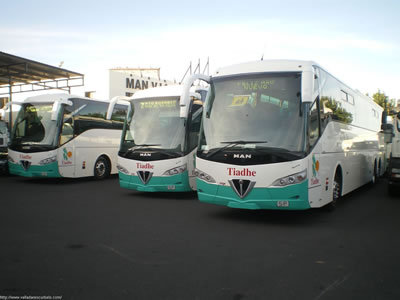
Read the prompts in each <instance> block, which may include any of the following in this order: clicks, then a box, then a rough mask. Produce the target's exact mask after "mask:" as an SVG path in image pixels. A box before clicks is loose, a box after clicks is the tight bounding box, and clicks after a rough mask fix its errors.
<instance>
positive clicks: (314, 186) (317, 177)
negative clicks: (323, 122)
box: [308, 97, 322, 207]
mask: <svg viewBox="0 0 400 300" xmlns="http://www.w3.org/2000/svg"><path fill="white" fill-rule="evenodd" d="M320 131H321V127H320V117H319V97H317V98H316V99H315V101H314V103H313V104H311V108H310V110H309V115H308V145H309V147H310V149H312V150H311V153H310V155H309V161H308V178H309V181H308V190H309V193H308V195H309V203H310V206H311V207H319V206H321V204H320V202H321V199H322V195H321V192H322V176H321V169H320V166H321V162H320V161H321V143H319V141H320V136H321V133H320Z"/></svg>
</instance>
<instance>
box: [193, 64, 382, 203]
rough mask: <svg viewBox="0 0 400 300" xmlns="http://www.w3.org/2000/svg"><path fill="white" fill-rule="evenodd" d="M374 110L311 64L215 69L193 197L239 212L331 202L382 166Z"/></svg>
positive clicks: (373, 105) (369, 178)
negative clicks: (195, 194) (241, 210)
mask: <svg viewBox="0 0 400 300" xmlns="http://www.w3.org/2000/svg"><path fill="white" fill-rule="evenodd" d="M381 114H382V108H381V107H380V106H379V105H377V104H376V103H375V102H374V101H373V100H372V99H371V98H369V97H366V96H364V95H362V94H361V93H360V92H358V91H355V90H353V89H351V88H349V87H348V86H347V85H345V84H343V83H342V82H341V81H339V80H338V79H336V78H335V77H333V76H332V75H331V74H329V73H328V72H327V71H325V70H324V69H323V68H321V67H320V66H319V65H317V64H316V63H314V62H310V61H288V60H270V61H268V60H264V61H257V62H250V63H244V64H239V65H234V66H230V67H226V68H222V69H220V70H218V71H217V72H216V74H215V75H214V76H212V77H211V82H210V92H209V95H208V97H207V100H206V104H205V112H204V114H203V120H202V130H201V132H200V141H199V146H198V151H197V161H196V165H197V166H196V167H197V170H196V175H197V177H198V179H197V191H198V197H199V199H200V201H203V202H208V203H213V204H219V205H225V206H228V207H233V208H243V209H294V210H300V209H308V208H312V207H322V206H325V205H329V207H334V206H335V204H336V201H337V199H338V198H339V197H340V196H342V195H345V194H347V193H349V192H351V191H353V190H354V189H356V188H358V187H360V186H362V185H363V184H366V183H368V182H371V181H372V182H374V181H375V180H376V179H377V177H378V176H379V175H381V174H382V173H383V171H384V170H383V167H381V166H382V165H383V148H382V147H383V143H381V141H380V137H379V135H378V132H379V131H380V126H381Z"/></svg>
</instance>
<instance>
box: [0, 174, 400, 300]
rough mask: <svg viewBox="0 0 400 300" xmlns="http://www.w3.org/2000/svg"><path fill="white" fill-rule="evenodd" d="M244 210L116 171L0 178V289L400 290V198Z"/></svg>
mask: <svg viewBox="0 0 400 300" xmlns="http://www.w3.org/2000/svg"><path fill="white" fill-rule="evenodd" d="M386 184H387V182H386V181H385V180H381V181H380V182H379V183H378V184H377V185H375V186H366V187H363V188H361V189H359V190H357V191H355V192H353V193H351V194H350V195H348V196H346V197H344V198H343V199H341V201H340V203H339V204H338V207H337V209H336V210H335V211H333V212H327V211H325V210H323V209H313V210H307V211H249V210H237V209H231V208H226V207H219V206H213V205H209V204H204V203H201V202H199V201H198V200H197V199H196V194H195V193H180V194H176V193H148V194H145V193H139V192H135V191H130V190H125V189H121V188H120V187H119V184H118V178H117V177H112V178H110V179H107V180H105V181H95V180H93V179H55V180H54V179H49V180H45V179H40V180H39V179H27V178H19V177H12V176H8V177H7V176H3V177H0V190H1V195H0V238H1V241H0V245H1V247H0V270H1V272H0V296H8V295H18V296H24V295H52V296H62V298H63V299H234V300H239V299H400V276H399V270H400V238H399V234H398V231H399V229H400V197H399V196H395V197H389V196H388V194H387V192H386V190H387V186H386Z"/></svg>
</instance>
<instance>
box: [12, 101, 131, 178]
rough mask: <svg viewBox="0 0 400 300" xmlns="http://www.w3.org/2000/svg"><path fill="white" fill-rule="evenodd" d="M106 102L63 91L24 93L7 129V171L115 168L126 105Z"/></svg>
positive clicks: (60, 173)
mask: <svg viewBox="0 0 400 300" xmlns="http://www.w3.org/2000/svg"><path fill="white" fill-rule="evenodd" d="M111 103H112V104H110V102H109V101H101V100H95V99H89V98H83V97H78V96H73V95H67V94H50V95H40V96H35V97H29V98H27V99H25V100H24V101H23V102H22V103H21V109H20V112H19V114H18V116H17V118H16V120H15V122H14V124H13V130H12V133H11V143H10V145H9V150H8V165H9V171H10V173H11V174H15V175H19V176H25V177H87V176H94V177H96V178H97V179H103V178H106V177H108V175H109V174H111V173H116V172H117V152H118V147H119V141H120V138H121V132H122V128H123V122H124V119H125V115H126V112H127V109H128V105H126V104H116V103H115V101H114V102H113V101H112V102H111ZM108 111H112V114H110V115H111V117H109V118H108V119H107V118H106V115H107V112H108Z"/></svg>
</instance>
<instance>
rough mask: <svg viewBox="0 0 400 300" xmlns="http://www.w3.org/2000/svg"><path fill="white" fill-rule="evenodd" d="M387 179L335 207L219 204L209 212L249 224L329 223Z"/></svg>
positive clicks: (350, 195) (344, 197) (366, 186)
mask: <svg viewBox="0 0 400 300" xmlns="http://www.w3.org/2000/svg"><path fill="white" fill-rule="evenodd" d="M386 184H387V182H386V181H385V180H383V179H382V180H380V181H379V182H378V183H376V184H375V185H371V184H366V185H364V186H362V187H360V188H358V189H356V190H354V191H352V192H351V193H349V194H347V195H345V196H343V197H341V198H340V199H339V200H338V202H337V204H336V207H335V208H334V209H331V208H329V206H324V207H320V208H310V209H307V210H263V209H260V210H247V209H236V208H228V207H220V206H218V207H217V209H216V210H215V212H212V213H209V216H210V217H211V218H215V219H220V220H226V221H239V222H243V223H249V224H276V225H287V226H299V225H308V224H321V223H328V222H331V220H332V219H333V220H335V219H337V218H338V215H343V214H347V213H348V211H349V210H351V211H352V210H353V209H354V207H357V206H359V205H362V203H363V201H364V198H365V197H370V194H371V192H374V190H375V189H377V188H379V189H380V185H386Z"/></svg>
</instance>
